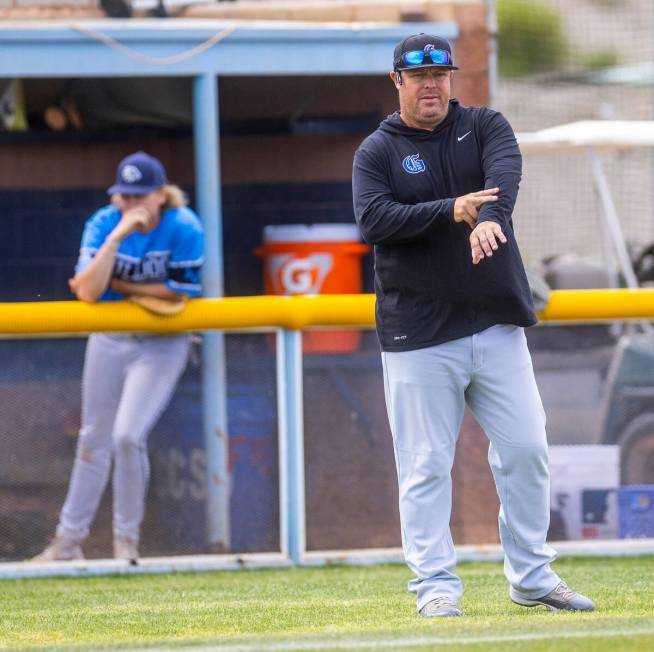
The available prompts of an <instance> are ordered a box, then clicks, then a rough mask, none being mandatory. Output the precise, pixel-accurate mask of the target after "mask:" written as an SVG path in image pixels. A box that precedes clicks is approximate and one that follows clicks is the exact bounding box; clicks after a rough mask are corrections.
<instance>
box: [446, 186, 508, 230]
mask: <svg viewBox="0 0 654 652" xmlns="http://www.w3.org/2000/svg"><path fill="white" fill-rule="evenodd" d="M499 191H500V189H499V188H487V189H486V190H478V191H477V192H471V193H468V194H467V195H462V196H461V197H457V198H456V200H455V202H454V221H455V222H465V223H466V224H467V225H468V226H469V227H470V228H471V229H474V228H475V226H476V225H477V217H478V216H479V207H480V206H481V205H482V204H486V203H488V202H494V201H497V193H498V192H499Z"/></svg>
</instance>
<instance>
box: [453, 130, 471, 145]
mask: <svg viewBox="0 0 654 652" xmlns="http://www.w3.org/2000/svg"><path fill="white" fill-rule="evenodd" d="M471 133H472V129H471V130H470V131H469V132H468V133H466V134H463V136H459V137H458V138H457V140H458V141H459V142H461V141H462V140H463V139H464V138H465V137H466V136H467V135H468V134H471Z"/></svg>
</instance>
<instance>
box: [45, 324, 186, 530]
mask: <svg viewBox="0 0 654 652" xmlns="http://www.w3.org/2000/svg"><path fill="white" fill-rule="evenodd" d="M189 345H190V336H188V335H186V334H184V335H172V336H146V335H123V334H108V333H95V334H93V335H91V336H90V337H89V340H88V344H87V347H86V357H85V360H84V376H83V381H82V424H81V425H82V427H81V430H80V437H79V441H78V445H77V453H76V456H75V463H74V465H73V472H72V476H71V479H70V486H69V488H68V495H67V497H66V502H65V503H64V506H63V509H62V511H61V515H60V519H59V526H58V527H57V534H58V535H63V536H65V537H67V538H69V539H72V540H73V541H78V542H81V541H83V540H84V539H85V538H86V537H87V536H88V533H89V529H90V527H91V523H92V522H93V519H94V517H95V513H96V511H97V509H98V505H99V503H100V498H101V497H102V494H103V492H104V489H105V486H106V484H107V479H108V477H109V469H110V467H111V461H112V458H113V459H114V476H113V496H114V504H113V507H114V520H113V532H114V536H127V537H129V538H130V539H133V540H135V541H138V539H139V528H140V525H141V521H142V520H143V513H144V507H145V495H146V491H147V485H148V479H149V475H150V466H149V461H148V454H147V445H146V439H147V436H148V433H149V432H150V430H151V429H152V427H153V426H154V424H155V423H156V421H157V419H158V418H159V416H160V415H161V413H162V412H163V410H164V409H165V407H166V405H167V404H168V401H169V400H170V397H171V395H172V392H173V390H174V388H175V385H176V384H177V381H178V380H179V377H180V375H181V374H182V371H183V370H184V367H185V365H186V359H187V357H188V351H189Z"/></svg>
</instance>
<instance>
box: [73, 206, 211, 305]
mask: <svg viewBox="0 0 654 652" xmlns="http://www.w3.org/2000/svg"><path fill="white" fill-rule="evenodd" d="M120 218H121V213H120V211H119V210H118V209H117V208H116V207H115V206H111V205H109V206H105V207H103V208H101V209H100V210H98V211H96V212H95V213H94V214H93V215H92V216H91V217H90V218H89V219H88V221H87V222H86V225H85V226H84V233H83V234H82V244H81V246H80V253H79V259H78V261H77V265H76V267H75V271H76V272H81V271H82V270H83V269H84V268H85V267H86V266H87V265H88V264H89V263H90V262H91V261H92V260H93V257H94V256H95V254H96V253H97V252H98V250H99V249H100V247H101V246H102V244H103V243H104V241H105V240H106V239H107V236H108V235H109V234H110V233H111V232H112V231H113V229H114V227H115V226H116V225H117V224H118V222H119V221H120ZM203 252H204V235H203V232H202V224H201V223H200V219H199V218H198V216H197V215H196V214H195V213H194V212H193V211H192V210H191V209H190V208H187V207H186V206H182V207H180V208H167V209H166V210H165V211H164V212H163V214H162V215H161V221H160V223H159V225H158V226H157V228H156V229H154V230H153V231H150V232H148V233H139V232H136V233H131V234H130V235H128V236H127V237H126V238H125V239H124V240H123V241H122V242H121V243H120V246H119V247H118V251H117V252H116V262H115V264H114V270H113V277H114V278H118V279H121V280H123V281H129V282H132V283H165V285H166V287H168V288H169V289H170V290H172V291H173V292H180V293H184V294H188V295H189V296H191V297H195V296H198V295H199V294H200V290H201V289H202V288H201V285H200V270H201V267H202V262H203ZM123 298H124V297H123V295H122V294H121V293H120V292H114V291H113V290H111V289H107V290H106V291H105V292H104V294H103V295H102V296H101V297H100V299H99V300H100V301H118V300H120V299H123Z"/></svg>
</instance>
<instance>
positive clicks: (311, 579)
mask: <svg viewBox="0 0 654 652" xmlns="http://www.w3.org/2000/svg"><path fill="white" fill-rule="evenodd" d="M555 568H556V570H557V572H558V573H559V574H560V575H561V576H562V577H563V578H564V579H566V581H568V583H569V584H570V585H571V586H572V587H573V588H575V589H577V590H579V591H581V592H583V593H585V594H587V595H589V596H591V597H593V598H594V599H595V601H596V602H597V606H598V609H597V611H596V612H595V613H593V614H571V613H561V612H559V613H551V612H548V611H546V610H545V609H544V608H540V607H538V608H532V609H525V608H522V607H518V606H517V605H514V604H512V603H511V602H510V601H509V600H508V597H507V584H506V581H505V580H504V577H503V575H502V568H501V565H500V564H490V563H476V564H462V565H461V566H460V567H459V572H460V574H461V577H462V578H463V581H464V583H465V588H466V592H465V596H464V598H463V599H462V601H461V603H460V606H461V607H462V608H463V610H464V617H463V618H453V619H421V618H419V617H418V616H417V614H416V612H415V603H414V600H413V596H412V595H410V594H408V593H407V591H406V582H407V580H408V579H409V578H410V572H409V571H408V570H407V569H406V568H405V567H403V566H391V565H388V566H375V567H370V568H356V567H355V568H352V567H331V568H294V569H277V570H256V571H254V570H241V571H226V572H218V573H199V574H176V575H128V576H112V577H98V578H66V579H55V578H50V579H28V580H5V581H1V582H0V648H3V649H31V650H34V649H39V650H45V649H57V650H60V649H70V648H75V649H94V650H97V649H120V648H139V649H142V648H147V647H152V648H158V649H160V648H166V649H174V648H183V647H197V649H198V651H199V650H200V649H209V648H211V649H215V650H220V649H221V648H225V649H226V650H232V651H234V652H236V650H238V651H239V652H241V651H243V652H255V651H257V652H258V651H259V650H262V651H265V650H267V649H268V650H270V649H274V650H286V649H292V650H302V649H313V650H324V651H327V650H332V649H333V650H347V649H357V650H366V649H377V650H379V649H393V650H428V649H438V650H441V649H446V650H479V651H482V650H483V651H484V652H485V651H486V650H502V652H506V651H509V652H510V651H513V650H529V652H540V651H541V650H556V651H557V652H564V651H566V650H593V651H595V650H597V651H603V650H607V651H608V650H610V652H621V651H625V652H626V651H627V650H628V651H630V652H632V651H634V650H654V557H641V558H633V559H583V560H582V559H577V560H572V559H564V560H561V561H559V562H557V563H556V565H555ZM502 637H508V640H502ZM518 637H521V638H518ZM366 642H368V643H366Z"/></svg>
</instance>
